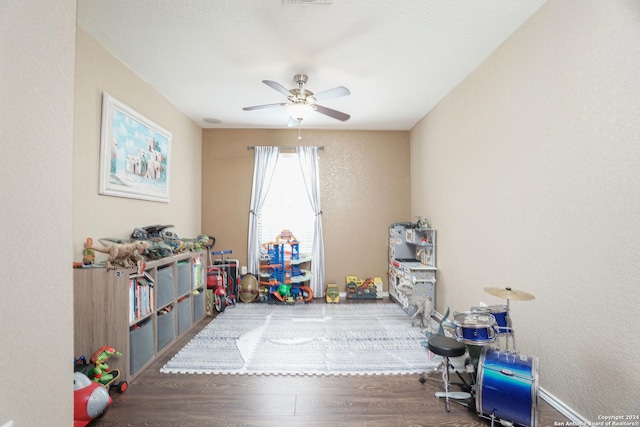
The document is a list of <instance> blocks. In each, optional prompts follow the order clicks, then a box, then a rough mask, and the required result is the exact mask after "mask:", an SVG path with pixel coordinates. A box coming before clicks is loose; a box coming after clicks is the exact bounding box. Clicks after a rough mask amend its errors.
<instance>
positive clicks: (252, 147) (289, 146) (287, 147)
mask: <svg viewBox="0 0 640 427" xmlns="http://www.w3.org/2000/svg"><path fill="white" fill-rule="evenodd" d="M277 147H278V148H286V149H289V150H295V149H296V148H298V147H309V145H278V146H277ZM254 148H256V147H255V146H253V145H249V146H247V150H253V149H254ZM318 150H324V145H321V146H320V147H318Z"/></svg>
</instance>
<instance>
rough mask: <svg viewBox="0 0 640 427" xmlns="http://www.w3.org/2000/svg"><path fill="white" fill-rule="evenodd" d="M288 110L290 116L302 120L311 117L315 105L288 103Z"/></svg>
mask: <svg viewBox="0 0 640 427" xmlns="http://www.w3.org/2000/svg"><path fill="white" fill-rule="evenodd" d="M286 110H287V113H288V114H289V116H291V117H292V118H294V119H296V120H298V121H300V120H304V119H306V118H307V117H309V114H311V113H312V112H313V105H311V104H305V103H302V102H296V103H293V104H287V106H286Z"/></svg>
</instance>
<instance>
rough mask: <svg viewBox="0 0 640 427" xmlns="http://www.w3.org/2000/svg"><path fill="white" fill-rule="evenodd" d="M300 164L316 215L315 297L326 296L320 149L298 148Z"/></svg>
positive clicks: (314, 245)
mask: <svg viewBox="0 0 640 427" xmlns="http://www.w3.org/2000/svg"><path fill="white" fill-rule="evenodd" d="M296 152H297V153H298V162H299V163H300V168H301V169H302V177H303V179H304V185H305V188H306V189H307V196H309V202H310V203H311V208H312V209H313V212H314V214H315V221H314V226H313V248H312V250H311V257H312V259H311V281H310V284H309V286H310V287H311V290H312V291H313V296H314V297H317V298H320V297H323V296H324V286H323V283H324V241H323V237H322V210H321V208H320V175H319V174H318V147H298V148H297V149H296Z"/></svg>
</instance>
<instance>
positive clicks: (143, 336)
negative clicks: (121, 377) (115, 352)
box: [129, 319, 155, 375]
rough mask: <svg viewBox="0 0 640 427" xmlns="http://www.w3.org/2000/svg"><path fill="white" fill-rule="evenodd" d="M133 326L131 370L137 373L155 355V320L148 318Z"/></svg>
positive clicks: (130, 342)
mask: <svg viewBox="0 0 640 427" xmlns="http://www.w3.org/2000/svg"><path fill="white" fill-rule="evenodd" d="M132 328H133V329H132V330H131V331H130V332H129V351H130V358H129V361H130V366H129V372H130V373H131V375H135V374H136V372H138V370H140V369H141V368H143V367H144V366H145V365H146V363H147V362H148V361H149V360H151V358H152V357H153V356H154V353H155V352H154V347H153V336H154V334H153V322H152V321H151V319H147V320H145V321H144V322H141V323H138V324H136V325H135V326H133V327H132Z"/></svg>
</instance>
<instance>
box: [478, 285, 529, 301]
mask: <svg viewBox="0 0 640 427" xmlns="http://www.w3.org/2000/svg"><path fill="white" fill-rule="evenodd" d="M484 291H485V292H486V293H488V294H490V295H493V296H496V297H500V298H506V299H512V300H516V301H529V300H532V299H534V298H535V297H534V296H533V295H531V294H530V293H528V292H524V291H517V290H515V289H511V288H509V287H507V288H484Z"/></svg>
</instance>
